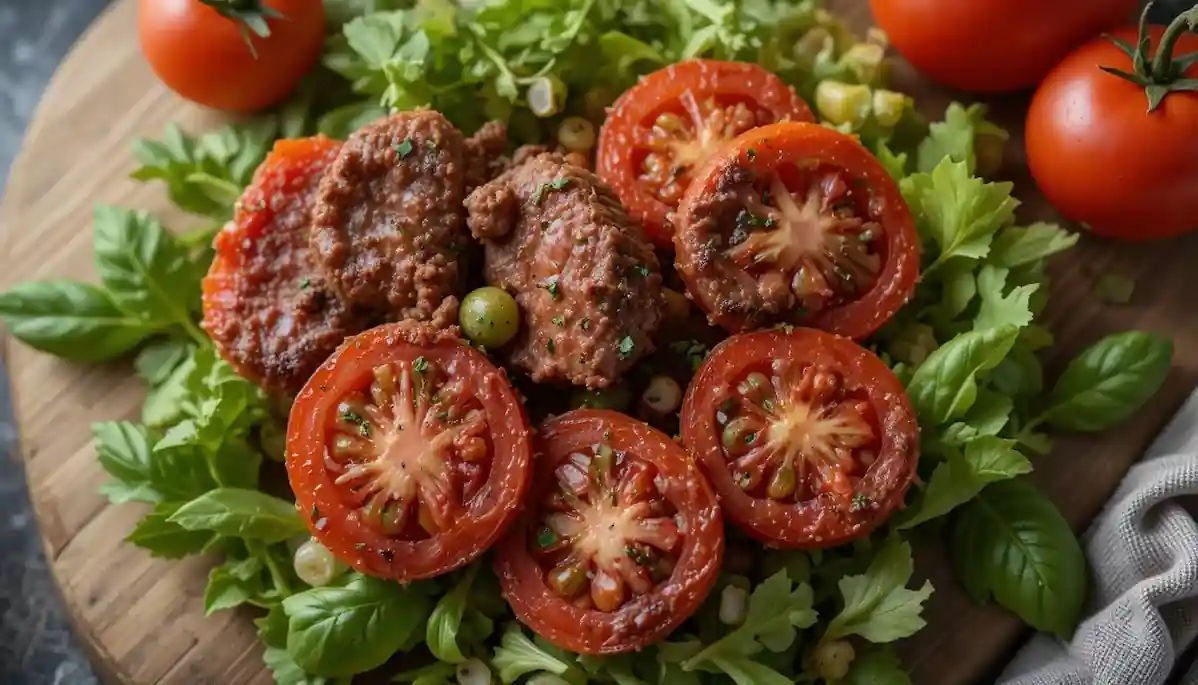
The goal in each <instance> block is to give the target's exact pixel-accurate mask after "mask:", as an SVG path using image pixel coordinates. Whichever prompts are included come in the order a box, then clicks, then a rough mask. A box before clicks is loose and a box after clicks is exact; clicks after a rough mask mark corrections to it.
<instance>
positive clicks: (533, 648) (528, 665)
mask: <svg viewBox="0 0 1198 685" xmlns="http://www.w3.org/2000/svg"><path fill="white" fill-rule="evenodd" d="M491 663H492V664H493V665H494V666H495V668H496V669H497V670H498V671H499V678H500V680H502V681H503V682H504V683H513V682H515V681H516V680H517V679H519V678H520V677H521V676H523V675H527V674H529V673H537V672H539V671H547V672H549V673H553V674H555V675H562V674H563V673H565V672H566V671H568V670H570V664H568V663H566V662H564V661H562V660H561V659H559V658H557V657H556V656H554V655H552V654H550V653H549V652H547V651H546V650H544V649H542V648H541V647H539V646H538V645H537V644H536V643H535V642H533V641H532V640H530V639H528V637H527V636H526V635H525V634H524V632H523V631H522V630H520V628H519V627H517V626H512V627H510V628H508V629H507V630H506V631H504V633H503V637H502V638H500V641H499V647H497V648H496V649H495V656H494V657H493V658H492V659H491Z"/></svg>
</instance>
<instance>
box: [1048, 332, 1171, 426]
mask: <svg viewBox="0 0 1198 685" xmlns="http://www.w3.org/2000/svg"><path fill="white" fill-rule="evenodd" d="M1172 364H1173V343H1172V341H1170V340H1168V339H1166V338H1162V337H1160V336H1157V335H1154V334H1152V333H1144V332H1139V331H1129V332H1127V333H1117V334H1115V335H1111V336H1108V337H1106V338H1103V339H1102V340H1100V341H1098V342H1097V343H1095V344H1094V345H1093V346H1091V347H1090V348H1088V349H1086V350H1085V351H1083V352H1082V353H1081V354H1080V355H1078V356H1077V358H1076V359H1074V360H1073V361H1072V362H1070V363H1069V366H1068V367H1067V368H1066V369H1065V372H1064V373H1063V374H1061V377H1060V378H1059V379H1058V380H1057V383H1056V385H1055V386H1054V387H1053V389H1052V393H1051V395H1050V396H1049V409H1048V411H1046V412H1045V413H1044V417H1043V420H1044V421H1046V422H1047V423H1048V424H1050V425H1052V426H1055V427H1056V428H1063V429H1066V430H1076V431H1100V430H1106V429H1107V428H1110V427H1111V426H1114V425H1115V424H1117V423H1119V422H1121V421H1123V420H1124V419H1126V418H1128V417H1129V416H1131V415H1132V414H1133V413H1135V411H1136V410H1137V409H1139V408H1140V407H1141V406H1143V404H1144V403H1145V402H1147V401H1148V400H1149V399H1151V398H1152V396H1153V395H1155V394H1156V392H1157V391H1158V390H1160V388H1161V385H1163V384H1164V382H1165V378H1167V377H1168V375H1169V370H1170V368H1171V366H1172Z"/></svg>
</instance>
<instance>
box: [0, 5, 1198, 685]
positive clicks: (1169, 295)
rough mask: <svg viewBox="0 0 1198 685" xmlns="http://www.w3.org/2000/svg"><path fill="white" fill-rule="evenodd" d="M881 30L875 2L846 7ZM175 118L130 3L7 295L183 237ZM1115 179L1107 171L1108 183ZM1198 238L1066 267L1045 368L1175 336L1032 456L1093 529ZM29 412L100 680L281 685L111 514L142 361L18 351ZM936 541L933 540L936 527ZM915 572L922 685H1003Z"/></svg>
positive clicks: (95, 69) (14, 257)
mask: <svg viewBox="0 0 1198 685" xmlns="http://www.w3.org/2000/svg"><path fill="white" fill-rule="evenodd" d="M831 4H832V5H833V6H834V8H835V9H838V10H840V11H841V12H842V13H844V14H845V15H851V18H852V20H853V21H854V23H855V24H856V25H857V27H858V28H863V27H864V26H865V25H866V24H867V23H868V16H867V15H868V10H867V9H866V8H865V3H863V2H861V1H860V0H840V1H839V2H833V3H831ZM896 80H897V86H898V87H899V88H901V89H903V90H906V91H907V92H909V93H911V94H913V95H915V96H916V99H917V102H918V104H919V105H920V107H921V109H922V110H923V111H924V113H925V114H928V115H930V116H938V115H939V113H940V112H941V111H943V107H944V105H945V104H947V103H948V102H949V101H950V100H951V99H953V94H952V93H950V92H946V91H944V90H942V89H939V88H937V87H935V86H933V85H931V84H928V83H926V82H921V81H920V80H919V79H918V77H916V76H915V75H914V74H912V73H911V72H910V69H908V68H905V67H904V65H899V66H898V67H897V73H896ZM1023 107H1024V102H1022V101H1021V100H1020V99H1019V98H1014V99H1011V100H1009V101H1004V102H999V103H996V108H997V111H998V112H999V117H998V118H999V119H1000V121H1002V122H1003V123H1004V124H1006V125H1008V126H1010V127H1011V129H1012V131H1018V129H1019V123H1020V117H1021V112H1022V110H1023ZM170 121H178V122H180V123H181V124H182V125H183V126H184V127H185V128H188V129H190V130H198V129H200V128H202V127H204V126H210V125H212V124H213V123H215V122H216V121H217V119H216V117H215V116H214V115H212V114H210V113H205V112H202V111H200V110H198V109H197V108H194V107H192V106H189V105H187V104H186V103H183V102H181V101H179V100H178V99H177V98H175V97H173V96H172V95H171V94H170V93H168V92H167V91H166V90H165V89H164V88H163V87H161V86H160V85H159V84H158V83H157V82H156V81H155V79H154V78H153V76H152V75H151V73H150V71H149V69H148V68H147V67H146V65H145V64H144V62H143V61H142V59H141V56H140V54H139V53H138V48H137V41H136V35H135V3H134V1H133V0H123V1H122V2H119V3H117V4H115V5H114V6H113V7H112V8H111V9H110V10H109V11H108V12H107V14H105V15H104V16H103V17H102V18H101V19H100V20H99V21H98V22H97V23H96V24H95V25H94V26H93V27H92V28H91V29H90V30H89V32H88V33H87V34H86V35H85V36H84V38H83V39H82V40H81V42H80V43H79V44H78V45H77V46H76V48H75V50H74V51H73V53H72V54H71V55H70V56H69V57H68V59H67V60H66V61H65V62H64V63H63V65H62V67H61V68H60V70H59V72H58V73H57V75H56V76H55V78H54V80H53V81H52V83H51V85H50V87H49V89H48V91H47V92H46V94H45V97H44V99H43V101H42V103H41V105H40V107H39V109H38V111H37V114H36V116H35V118H34V120H33V123H32V125H31V128H30V130H29V133H28V138H27V140H26V141H25V144H24V148H23V150H22V151H21V153H20V155H19V157H18V158H17V161H16V163H15V165H14V167H13V170H12V174H11V180H10V182H9V186H8V189H7V192H6V195H5V198H4V203H3V206H2V208H0V288H3V287H6V286H8V285H11V284H12V283H14V282H17V281H23V280H29V279H49V278H62V277H71V278H82V279H87V280H93V279H94V274H93V269H92V257H91V254H92V250H91V231H90V215H91V211H92V207H93V205H95V204H97V203H111V204H120V205H125V206H130V207H139V208H144V209H147V210H149V211H151V212H153V213H155V214H157V215H158V216H159V217H161V218H162V219H164V220H165V221H166V222H167V223H168V225H171V226H172V227H174V228H176V229H179V230H182V229H185V228H188V225H187V224H188V221H187V220H186V219H185V218H184V217H183V216H181V215H180V214H179V213H178V212H177V211H175V210H172V209H171V206H170V204H169V203H168V202H167V199H166V197H165V194H164V193H163V192H162V189H161V188H160V187H159V186H157V185H142V184H138V183H135V182H133V181H131V180H129V179H128V174H129V172H130V171H131V170H132V169H133V168H134V159H133V156H132V154H131V151H130V141H131V140H132V139H133V138H134V137H135V136H141V135H145V136H158V135H160V134H161V133H162V131H163V129H164V127H165V126H166V124H167V123H168V122H170ZM1021 150H1022V144H1021V140H1020V139H1019V136H1018V135H1016V136H1015V137H1014V139H1013V140H1012V141H1011V143H1010V145H1009V148H1008V159H1009V164H1008V174H1009V175H1010V176H1011V177H1012V179H1013V180H1016V181H1017V183H1018V187H1019V188H1020V189H1021V196H1022V198H1023V199H1024V200H1025V202H1026V204H1025V205H1024V207H1023V209H1022V210H1021V218H1022V219H1023V220H1024V221H1030V220H1035V219H1049V220H1051V219H1053V218H1055V217H1054V216H1053V214H1052V212H1051V210H1050V209H1049V208H1047V206H1046V205H1045V203H1044V202H1043V200H1042V198H1039V197H1037V196H1036V194H1035V191H1034V188H1033V186H1032V184H1031V182H1030V180H1028V179H1027V177H1026V171H1025V170H1024V167H1023V165H1022V159H1021V157H1022V152H1021ZM1105 172H1106V170H1095V173H1105ZM1195 264H1198V236H1192V237H1191V238H1189V239H1183V240H1179V241H1174V242H1169V243H1164V244H1158V245H1152V246H1129V245H1119V244H1112V243H1105V242H1101V241H1098V240H1094V239H1090V238H1086V239H1083V241H1082V244H1081V246H1080V247H1079V248H1078V249H1076V250H1075V251H1073V252H1072V253H1071V254H1070V255H1069V256H1067V257H1065V258H1062V259H1060V260H1058V263H1057V264H1056V266H1055V275H1056V279H1055V282H1054V284H1053V289H1052V297H1051V305H1050V308H1049V313H1048V321H1047V323H1048V325H1049V326H1050V328H1051V329H1052V330H1053V332H1054V333H1055V334H1056V335H1057V340H1058V341H1059V344H1058V345H1057V346H1056V347H1055V348H1053V350H1052V351H1051V352H1050V359H1049V360H1048V361H1049V366H1050V368H1054V367H1059V366H1060V364H1061V363H1062V362H1063V361H1064V360H1067V359H1068V358H1069V357H1070V356H1072V355H1073V354H1074V353H1075V352H1076V351H1077V350H1079V349H1080V348H1081V347H1084V346H1085V345H1086V344H1088V343H1090V342H1092V341H1093V340H1095V339H1097V338H1099V337H1101V336H1102V335H1104V334H1106V333H1109V332H1111V331H1115V330H1122V329H1128V328H1142V329H1147V330H1153V331H1159V332H1162V333H1165V334H1169V335H1171V336H1173V338H1174V340H1175V342H1176V347H1177V355H1176V364H1175V369H1174V372H1173V374H1172V376H1171V377H1170V379H1169V381H1168V383H1167V384H1166V386H1165V387H1164V389H1163V390H1162V391H1161V393H1160V394H1159V396H1158V397H1156V398H1155V399H1154V400H1153V401H1152V403H1151V405H1150V406H1149V407H1147V408H1146V409H1145V410H1144V411H1142V412H1140V413H1139V414H1138V415H1137V416H1136V417H1135V418H1134V419H1133V420H1132V421H1130V422H1129V423H1128V424H1126V425H1124V426H1122V427H1120V428H1119V429H1117V430H1115V431H1111V432H1109V433H1107V434H1104V435H1101V436H1097V437H1076V438H1073V437H1070V438H1062V439H1061V440H1060V441H1059V442H1058V447H1057V449H1056V451H1055V452H1054V453H1053V454H1052V455H1050V456H1047V457H1043V458H1040V459H1038V460H1037V463H1036V466H1037V475H1036V478H1037V480H1038V481H1039V483H1040V484H1041V485H1042V486H1044V487H1045V488H1046V489H1047V490H1048V491H1049V493H1050V494H1051V495H1052V497H1053V499H1054V500H1056V502H1057V503H1058V504H1059V505H1060V506H1061V508H1062V510H1063V511H1064V512H1065V514H1066V516H1067V517H1068V518H1069V520H1070V521H1071V522H1072V523H1073V524H1074V526H1075V527H1076V528H1078V529H1081V528H1083V527H1084V526H1085V524H1086V523H1087V522H1088V521H1090V520H1091V519H1092V518H1093V517H1094V516H1095V514H1096V513H1097V512H1098V510H1099V509H1100V507H1101V506H1102V503H1103V502H1104V501H1105V499H1106V498H1107V496H1108V495H1109V494H1110V492H1111V491H1112V490H1113V488H1114V487H1115V486H1116V484H1117V483H1118V482H1119V480H1120V478H1121V477H1122V476H1123V474H1124V472H1125V471H1126V470H1127V468H1128V466H1129V465H1130V464H1131V463H1132V462H1133V461H1134V460H1136V459H1137V458H1138V456H1139V455H1140V454H1141V452H1142V451H1143V449H1144V448H1145V447H1146V446H1147V444H1148V443H1149V442H1150V440H1151V438H1152V437H1153V436H1154V435H1155V434H1156V433H1157V432H1158V431H1159V430H1160V429H1161V427H1162V426H1163V425H1164V423H1165V422H1166V421H1167V420H1168V418H1169V417H1170V416H1171V415H1172V414H1173V412H1174V411H1175V410H1176V409H1177V407H1179V406H1180V404H1181V402H1182V400H1183V399H1184V397H1185V396H1186V395H1187V394H1188V393H1189V392H1190V390H1191V389H1192V388H1193V387H1194V385H1195V383H1196V382H1198V316H1194V313H1193V312H1194V305H1193V298H1194V297H1195V292H1196V290H1195V286H1196V285H1198V270H1196V269H1195V267H1194V265H1195ZM1108 269H1116V270H1118V271H1119V272H1120V273H1124V274H1127V275H1130V276H1133V277H1135V278H1136V279H1137V282H1138V287H1137V291H1136V294H1135V299H1134V301H1133V302H1132V303H1131V304H1130V305H1127V306H1120V307H1113V308H1112V307H1108V306H1104V305H1102V304H1100V303H1099V301H1098V300H1097V299H1096V298H1095V297H1094V295H1093V294H1092V293H1093V282H1094V277H1095V275H1096V274H1099V273H1102V272H1104V271H1106V270H1108ZM8 355H9V356H8V363H9V368H10V370H11V373H12V382H13V386H14V394H15V406H16V411H17V417H18V421H19V424H20V430H21V447H22V450H23V454H24V457H25V461H26V468H27V474H28V479H29V486H30V490H31V493H32V498H33V503H34V507H35V509H36V511H37V515H38V518H39V521H40V524H41V530H42V534H43V536H44V539H45V548H46V552H47V555H48V557H49V559H50V561H51V565H52V568H53V572H54V575H55V577H56V580H57V582H58V584H59V586H60V588H61V590H62V594H63V596H64V598H65V600H66V603H67V606H68V607H69V610H70V613H71V614H72V616H73V620H74V621H75V624H76V626H77V628H78V632H79V635H80V637H81V639H82V641H83V642H84V643H85V645H86V646H87V648H88V649H89V650H90V652H91V654H92V656H93V659H94V661H95V663H96V666H97V668H98V669H99V670H100V672H101V673H102V676H103V677H104V678H105V680H107V681H108V682H111V683H121V684H129V685H150V684H151V683H162V684H180V685H182V684H187V685H208V684H212V685H238V684H242V683H255V684H266V683H270V682H271V678H270V674H269V673H268V672H267V671H266V670H265V668H264V667H263V666H262V662H261V652H260V648H259V646H258V644H257V640H256V637H255V635H254V630H253V626H252V625H251V623H250V619H251V615H250V613H249V612H248V611H247V612H225V613H221V614H218V615H216V616H213V617H209V618H205V617H204V615H203V610H202V595H203V590H204V584H205V581H206V577H207V571H208V566H209V565H210V563H211V560H203V559H192V560H189V561H186V562H183V563H178V562H170V563H168V562H163V561H159V560H154V559H151V558H150V557H149V556H148V555H147V554H146V553H144V552H143V551H141V550H139V549H137V548H135V547H133V546H131V545H127V544H125V543H124V542H123V541H122V538H124V537H125V536H126V535H127V534H128V533H129V531H130V530H131V529H132V528H133V525H134V523H135V522H136V520H137V519H138V518H139V517H140V516H141V515H142V514H143V513H144V509H143V507H142V506H140V505H122V506H117V507H113V506H109V505H108V503H107V501H106V500H105V499H104V498H103V497H101V496H100V495H99V493H98V492H97V487H98V486H99V485H100V483H102V482H103V481H104V480H105V475H104V473H103V472H102V471H101V469H100V467H99V465H98V463H97V461H96V458H95V454H94V451H93V450H92V447H91V441H90V439H91V435H90V428H89V426H90V424H91V422H93V421H98V420H106V419H120V418H126V417H135V416H136V413H137V410H138V407H139V405H140V402H141V400H142V397H143V391H142V388H141V386H140V383H139V382H138V381H137V380H136V379H135V378H134V377H133V375H132V373H131V372H130V369H129V368H128V366H127V365H124V364H116V365H110V366H99V367H96V366H90V367H88V366H75V365H71V364H67V363H64V362H61V361H58V360H55V359H52V358H50V357H47V356H44V355H40V354H37V353H35V352H33V351H31V350H29V349H27V348H25V347H23V346H21V345H19V344H15V343H12V342H11V341H9V345H8ZM920 533H921V534H923V535H925V536H928V535H931V534H930V533H923V532H922V531H921V532H920ZM919 547H920V551H919V555H918V556H919V567H920V571H921V573H924V574H926V575H927V576H929V577H930V578H931V579H932V581H933V583H934V584H935V586H936V593H935V595H934V596H933V599H932V601H931V604H930V608H929V611H928V615H927V618H928V622H929V624H930V625H929V628H928V629H926V630H925V631H923V632H922V633H920V634H919V636H918V637H917V638H915V639H913V640H910V641H908V642H907V643H906V644H904V645H903V652H904V657H905V659H906V661H907V663H908V665H910V666H911V667H913V669H914V673H915V680H916V682H917V683H919V684H920V685H964V684H965V683H971V682H978V681H981V680H989V679H990V678H991V677H992V676H993V675H994V673H995V669H996V668H998V667H1000V665H1001V663H1002V661H1003V660H1004V659H1005V658H1006V657H1007V656H1008V655H1009V654H1010V653H1011V650H1012V649H1013V648H1014V647H1015V646H1016V645H1017V644H1018V641H1019V640H1020V639H1021V637H1022V636H1023V635H1024V632H1023V630H1022V629H1021V628H1020V627H1019V624H1018V622H1017V621H1015V620H1014V619H1012V618H1010V617H1008V616H1006V615H1005V614H1003V613H1002V612H1000V611H998V610H996V609H993V608H983V607H978V606H975V605H973V604H972V603H970V602H969V601H968V600H967V599H966V598H965V597H964V595H963V594H962V593H961V591H960V589H959V588H958V587H957V585H956V584H955V582H954V581H953V579H952V575H951V571H950V569H949V568H948V566H947V564H946V562H945V559H944V555H943V550H942V548H941V547H940V545H939V544H938V542H937V541H936V540H935V539H931V538H929V539H923V540H920V541H919Z"/></svg>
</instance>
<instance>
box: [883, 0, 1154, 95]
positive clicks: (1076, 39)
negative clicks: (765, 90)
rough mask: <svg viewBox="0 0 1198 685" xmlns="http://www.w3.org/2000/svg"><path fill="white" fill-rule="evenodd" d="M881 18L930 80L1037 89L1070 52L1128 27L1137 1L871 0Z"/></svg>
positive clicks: (966, 86)
mask: <svg viewBox="0 0 1198 685" xmlns="http://www.w3.org/2000/svg"><path fill="white" fill-rule="evenodd" d="M869 5H870V8H871V9H872V10H873V15H874V20H875V21H876V22H877V23H878V26H880V27H881V28H882V30H884V31H885V32H886V35H887V36H888V37H889V38H890V42H891V44H892V45H894V47H895V48H896V49H897V50H898V51H899V52H900V53H901V54H902V55H903V57H905V58H907V61H909V62H911V64H913V65H915V67H916V68H917V69H919V70H920V71H921V72H923V73H924V74H927V75H928V76H930V77H932V78H933V79H935V80H937V81H939V82H941V83H943V84H945V85H948V86H952V87H953V88H958V89H960V90H965V91H970V92H977V93H999V92H1006V91H1012V90H1022V89H1025V88H1031V87H1033V86H1035V85H1036V84H1037V83H1039V82H1040V79H1042V78H1044V75H1045V74H1047V73H1048V72H1049V71H1050V70H1051V69H1052V68H1053V66H1054V65H1056V64H1057V62H1059V61H1060V60H1061V59H1062V58H1063V57H1065V55H1067V54H1069V51H1070V50H1072V49H1073V48H1075V47H1077V46H1078V45H1080V44H1081V43H1082V42H1084V41H1086V40H1088V39H1090V38H1091V37H1093V36H1095V35H1097V34H1099V33H1101V32H1103V31H1107V30H1111V29H1114V28H1116V27H1119V26H1122V25H1123V24H1124V23H1126V22H1127V21H1128V20H1129V19H1130V18H1131V15H1132V13H1133V12H1134V11H1135V10H1136V8H1137V7H1138V5H1139V3H1138V2H1137V1H1136V0H870V3H869Z"/></svg>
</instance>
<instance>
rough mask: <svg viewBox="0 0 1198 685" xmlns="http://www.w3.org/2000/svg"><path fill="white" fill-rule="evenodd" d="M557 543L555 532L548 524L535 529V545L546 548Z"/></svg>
mask: <svg viewBox="0 0 1198 685" xmlns="http://www.w3.org/2000/svg"><path fill="white" fill-rule="evenodd" d="M556 543H557V533H555V532H553V529H552V528H550V527H549V526H541V528H540V530H538V531H537V547H539V548H541V549H546V548H548V547H552V546H553V545H554V544H556Z"/></svg>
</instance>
